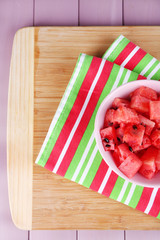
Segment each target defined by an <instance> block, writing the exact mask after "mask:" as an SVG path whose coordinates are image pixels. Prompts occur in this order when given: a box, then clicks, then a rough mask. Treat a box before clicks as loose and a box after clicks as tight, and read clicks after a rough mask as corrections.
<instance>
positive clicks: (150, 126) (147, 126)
mask: <svg viewBox="0 0 160 240" xmlns="http://www.w3.org/2000/svg"><path fill="white" fill-rule="evenodd" d="M139 119H140V123H141V124H142V125H143V126H144V127H145V134H147V135H148V136H149V135H150V134H151V132H152V130H153V128H154V127H155V122H153V121H151V120H150V119H148V118H146V117H144V116H142V115H139Z"/></svg>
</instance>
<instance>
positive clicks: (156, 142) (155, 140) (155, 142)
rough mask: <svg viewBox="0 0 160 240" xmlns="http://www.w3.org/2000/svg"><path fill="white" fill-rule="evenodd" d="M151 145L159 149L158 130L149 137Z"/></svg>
mask: <svg viewBox="0 0 160 240" xmlns="http://www.w3.org/2000/svg"><path fill="white" fill-rule="evenodd" d="M150 139H151V142H152V145H153V146H155V147H156V148H159V149H160V130H159V129H156V130H154V131H153V132H152V134H151V136H150Z"/></svg>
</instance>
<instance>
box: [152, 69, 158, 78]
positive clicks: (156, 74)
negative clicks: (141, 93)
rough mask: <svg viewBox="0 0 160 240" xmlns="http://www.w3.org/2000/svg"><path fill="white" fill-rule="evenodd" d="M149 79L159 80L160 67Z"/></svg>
mask: <svg viewBox="0 0 160 240" xmlns="http://www.w3.org/2000/svg"><path fill="white" fill-rule="evenodd" d="M151 79H154V80H159V79H160V69H159V70H158V71H157V72H156V73H155V74H154V75H153V77H151Z"/></svg>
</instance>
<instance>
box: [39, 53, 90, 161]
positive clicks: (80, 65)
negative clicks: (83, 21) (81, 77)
mask: <svg viewBox="0 0 160 240" xmlns="http://www.w3.org/2000/svg"><path fill="white" fill-rule="evenodd" d="M85 56H86V54H82V55H81V57H80V60H79V63H78V66H77V68H76V71H75V73H74V75H73V77H72V78H71V81H70V84H69V86H68V88H67V91H66V93H65V95H64V97H63V98H62V100H61V102H60V104H59V107H58V109H57V111H56V114H55V115H54V118H53V120H52V122H51V125H50V127H49V130H48V133H47V135H46V138H45V140H44V142H43V145H42V147H41V150H40V152H39V154H38V157H37V159H36V163H38V162H39V160H40V158H41V155H42V153H43V151H44V149H45V147H46V144H47V142H48V140H49V138H50V136H51V133H52V131H53V129H54V127H55V124H56V122H57V121H58V119H59V117H60V115H61V112H62V110H63V108H64V106H65V104H66V102H67V99H68V97H69V95H70V92H71V90H72V88H73V85H74V83H75V81H76V79H77V77H78V74H79V72H80V70H81V67H82V64H83V62H84V59H85Z"/></svg>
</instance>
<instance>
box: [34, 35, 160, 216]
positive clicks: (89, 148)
mask: <svg viewBox="0 0 160 240" xmlns="http://www.w3.org/2000/svg"><path fill="white" fill-rule="evenodd" d="M146 78H148V79H156V80H159V79H160V62H159V61H158V60H157V59H155V58H154V57H152V56H151V55H150V54H148V53H146V52H145V51H144V50H142V49H141V48H140V47H138V46H136V45H135V44H134V43H132V42H131V41H129V40H128V39H127V38H125V37H124V36H122V35H120V36H119V37H118V38H117V39H116V40H115V41H114V42H113V44H112V45H111V46H110V48H109V49H108V50H107V51H106V53H105V54H104V56H103V58H102V59H101V58H97V57H92V56H88V55H86V54H80V56H79V58H78V61H77V64H76V67H75V70H74V72H73V75H72V77H71V80H70V82H69V84H68V87H67V89H66V91H65V93H64V96H63V98H62V100H61V102H60V105H59V107H58V109H57V112H56V114H55V116H54V118H53V120H52V123H51V125H50V128H49V130H48V133H47V136H46V138H45V140H44V143H43V145H42V148H41V150H40V153H39V155H38V157H37V160H36V163H37V164H38V165H40V166H42V167H45V168H46V169H48V170H50V171H52V172H54V173H56V174H59V175H61V176H63V177H65V178H67V179H70V180H72V181H75V182H77V183H79V184H82V185H83V186H85V187H87V188H90V189H92V190H94V191H97V192H98V193H100V194H103V195H105V196H107V197H110V198H112V199H115V200H117V201H119V202H122V203H124V204H126V205H128V206H130V207H132V208H136V209H138V210H140V211H142V212H144V213H146V214H149V215H151V216H154V217H157V218H159V219H160V189H158V188H147V187H142V186H139V185H136V184H133V183H131V182H129V181H126V180H124V179H123V178H121V177H119V176H118V175H117V174H116V173H115V172H113V171H112V170H111V169H110V168H109V167H108V165H107V164H106V163H105V161H104V160H103V159H102V156H101V155H100V153H99V151H98V148H97V145H96V141H95V138H94V121H95V116H96V113H97V111H98V108H99V106H100V104H101V102H102V101H103V99H104V98H105V97H106V96H107V94H109V93H110V92H111V91H113V90H114V89H115V88H117V87H118V86H120V85H122V84H124V83H127V82H130V81H134V80H138V79H146Z"/></svg>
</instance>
